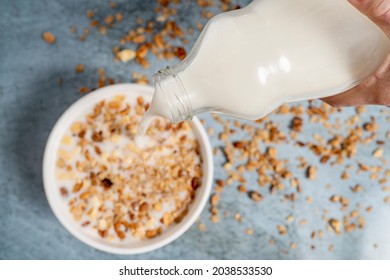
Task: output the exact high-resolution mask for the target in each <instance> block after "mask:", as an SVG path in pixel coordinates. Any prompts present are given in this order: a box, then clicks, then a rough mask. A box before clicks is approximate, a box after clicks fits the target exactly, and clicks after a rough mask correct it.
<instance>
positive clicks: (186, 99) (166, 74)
mask: <svg viewBox="0 0 390 280" xmlns="http://www.w3.org/2000/svg"><path fill="white" fill-rule="evenodd" d="M153 81H154V85H155V87H156V88H158V91H159V92H161V94H162V95H163V98H165V100H166V101H167V103H168V106H169V110H170V112H171V116H172V117H171V121H172V123H174V124H177V123H179V122H182V121H189V120H192V117H193V114H194V113H193V110H192V106H191V100H190V96H189V94H188V93H187V91H186V89H185V87H184V85H183V82H182V81H181V79H180V76H179V75H178V73H176V72H175V70H174V69H173V68H171V67H169V66H168V67H166V68H165V69H161V70H159V71H158V72H157V73H156V74H154V75H153Z"/></svg>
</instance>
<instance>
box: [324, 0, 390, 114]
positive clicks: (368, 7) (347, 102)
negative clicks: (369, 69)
mask: <svg viewBox="0 0 390 280" xmlns="http://www.w3.org/2000/svg"><path fill="white" fill-rule="evenodd" d="M348 1H349V2H350V3H351V4H352V5H353V6H355V8H357V9H358V10H359V11H360V12H361V13H363V14H364V15H366V16H367V17H368V18H369V19H370V20H372V21H373V22H374V23H375V24H376V25H377V26H378V27H379V28H381V29H382V31H383V32H384V33H385V34H386V36H387V38H389V40H390V0H348ZM321 100H322V101H324V102H326V103H328V104H329V105H331V106H336V107H339V106H359V105H386V106H390V55H388V56H387V58H386V59H385V61H384V62H383V64H382V65H381V66H380V67H379V68H378V69H377V70H376V72H375V73H374V74H372V75H371V76H370V77H368V78H367V79H366V80H364V81H363V82H362V83H361V84H359V85H357V86H356V87H354V88H352V89H350V90H348V91H345V92H343V93H340V94H338V95H335V96H331V97H326V98H322V99H321Z"/></svg>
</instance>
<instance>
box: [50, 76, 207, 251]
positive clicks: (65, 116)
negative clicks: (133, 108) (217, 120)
mask: <svg viewBox="0 0 390 280" xmlns="http://www.w3.org/2000/svg"><path fill="white" fill-rule="evenodd" d="M121 91H130V92H136V93H138V94H140V93H142V95H143V94H145V93H147V92H149V94H152V93H153V91H154V89H153V87H151V86H147V85H138V84H132V83H122V84H116V85H109V86H106V87H102V88H99V89H96V90H94V91H92V92H90V93H88V94H87V95H85V96H83V97H81V98H79V99H78V100H77V101H75V102H74V103H73V104H71V105H70V106H69V107H68V108H67V109H66V110H65V111H64V112H63V113H62V114H61V116H60V117H59V118H58V120H57V121H56V123H55V124H54V126H53V128H52V130H51V132H50V135H49V137H48V139H47V142H46V146H45V150H44V154H43V164H42V177H43V186H44V190H45V194H46V198H47V200H48V202H49V205H50V208H51V210H52V212H53V213H54V215H55V217H56V218H57V220H58V221H59V222H60V223H61V224H62V225H63V226H64V227H65V228H66V230H67V231H68V232H70V233H71V234H72V235H73V236H74V237H76V238H77V239H78V240H80V241H81V242H83V243H85V244H87V245H89V246H91V247H93V248H95V249H98V250H100V251H104V252H107V253H112V254H121V255H132V254H141V253H146V252H150V251H153V250H156V249H158V248H161V247H163V246H166V245H168V244H169V243H171V242H173V241H174V240H176V239H177V238H179V237H180V236H181V235H183V234H184V233H185V232H186V231H187V230H188V229H189V228H190V227H191V226H192V225H193V224H194V223H195V221H196V220H197V218H198V217H199V216H200V214H201V212H202V211H203V209H204V207H205V205H206V203H207V200H208V198H209V196H210V192H211V188H212V181H213V174H214V165H213V153H212V149H211V144H210V140H209V138H208V136H207V133H206V131H205V129H204V127H203V126H202V124H201V122H200V121H199V119H198V118H197V117H194V118H193V119H192V120H191V121H190V123H191V127H192V129H193V130H194V133H195V135H196V139H197V140H198V141H199V143H200V149H201V151H203V152H202V161H203V165H205V166H206V167H203V171H204V174H203V177H202V186H201V188H199V190H201V194H202V197H201V198H200V201H199V202H198V203H197V207H196V208H195V210H192V211H189V213H188V214H187V216H185V217H184V219H183V220H182V221H181V222H180V223H179V224H178V226H177V227H176V228H174V229H172V232H170V234H167V235H166V236H165V238H162V237H163V236H164V234H162V235H161V240H160V241H158V242H155V243H152V244H148V245H145V246H142V247H137V248H128V247H117V246H110V245H109V244H108V243H102V242H98V241H96V240H93V239H92V238H89V237H88V236H87V235H86V234H83V233H82V230H77V229H76V227H75V226H74V225H75V222H74V221H73V220H69V219H68V218H67V217H65V216H64V215H63V214H62V211H61V210H60V207H61V206H60V205H57V204H56V196H59V192H58V191H57V192H56V191H55V190H57V189H56V188H53V187H51V186H52V185H56V184H57V182H56V180H55V176H54V174H50V172H49V171H50V169H51V168H52V165H53V164H54V165H55V161H54V162H53V158H54V159H55V158H56V156H53V152H54V153H55V154H56V149H57V148H58V145H59V144H58V140H59V139H60V138H59V136H62V135H63V134H64V132H65V130H66V129H67V128H68V126H65V127H64V123H68V122H69V123H72V121H73V120H74V119H75V118H77V117H78V116H79V115H80V114H78V115H77V114H75V116H72V114H73V113H74V112H77V111H79V112H80V111H82V110H85V109H86V108H88V106H92V105H91V104H96V102H98V101H99V100H102V99H105V98H107V95H112V96H115V95H120V94H123V93H121ZM109 92H111V93H109ZM99 95H100V96H99ZM92 101H93V102H92ZM70 118H72V121H69V119H70ZM56 193H57V194H56ZM194 204H195V203H194V202H193V203H192V204H191V205H194ZM193 207H195V206H193Z"/></svg>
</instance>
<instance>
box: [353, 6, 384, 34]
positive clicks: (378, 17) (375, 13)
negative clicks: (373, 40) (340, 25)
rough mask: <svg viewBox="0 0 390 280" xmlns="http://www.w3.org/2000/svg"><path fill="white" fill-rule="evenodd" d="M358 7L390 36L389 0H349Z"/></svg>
mask: <svg viewBox="0 0 390 280" xmlns="http://www.w3.org/2000/svg"><path fill="white" fill-rule="evenodd" d="M348 1H349V2H350V3H351V4H352V5H353V6H354V7H355V8H356V9H358V10H359V11H360V12H361V13H363V14H364V15H366V16H367V17H368V18H369V19H371V20H372V21H373V22H374V23H376V24H377V25H378V27H379V28H381V29H382V30H383V32H385V34H386V35H387V37H388V38H390V1H389V0H348Z"/></svg>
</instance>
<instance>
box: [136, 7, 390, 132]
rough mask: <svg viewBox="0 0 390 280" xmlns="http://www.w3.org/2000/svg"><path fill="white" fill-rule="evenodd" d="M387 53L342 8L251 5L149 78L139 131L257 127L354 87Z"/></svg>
mask: <svg viewBox="0 0 390 280" xmlns="http://www.w3.org/2000/svg"><path fill="white" fill-rule="evenodd" d="M389 53H390V44H389V41H388V39H387V38H386V36H385V35H384V33H383V32H382V31H381V30H380V29H379V28H378V27H377V26H376V25H375V24H373V23H372V22H371V21H370V20H369V19H368V18H366V17H365V16H364V15H362V14H361V13H359V12H358V11H357V10H356V9H355V8H354V7H353V6H352V5H351V4H350V3H348V2H347V1H346V0H326V1H323V0H255V1H253V2H252V3H251V4H250V5H248V6H247V7H245V8H243V9H240V10H236V11H231V12H227V13H222V14H220V15H217V16H215V17H214V18H212V19H211V20H210V21H209V22H208V24H207V25H206V26H205V28H204V30H203V31H202V33H201V35H200V37H199V38H198V40H197V42H196V44H195V46H194V48H193V49H192V51H191V53H190V54H189V55H188V57H187V58H186V59H185V60H183V61H182V62H180V63H179V64H177V65H175V66H174V67H167V68H166V69H163V70H161V71H159V72H158V73H157V74H155V75H154V82H155V94H154V97H153V101H152V103H151V106H150V108H149V110H148V111H147V112H146V114H145V116H144V119H143V121H142V123H141V126H140V130H141V133H142V130H144V132H145V131H146V129H147V127H148V125H149V123H150V122H151V120H152V119H153V116H161V117H166V118H169V119H170V120H171V121H172V122H173V123H178V122H181V121H183V120H187V119H191V118H192V117H193V116H194V115H197V114H200V113H203V112H216V113H223V114H227V115H231V116H234V117H238V118H243V119H248V120H255V119H259V118H261V117H263V116H265V115H267V114H268V113H270V112H271V111H273V110H274V109H275V108H277V107H278V106H280V105H282V104H283V103H287V102H293V101H300V100H306V99H314V98H322V97H327V96H331V95H335V94H338V93H340V92H343V91H345V90H348V89H350V88H352V87H354V86H356V85H357V84H358V83H359V82H360V81H362V80H363V79H365V78H366V77H368V76H369V75H370V74H372V73H373V72H374V71H375V70H376V69H377V68H378V67H379V66H380V64H381V63H382V62H383V61H384V59H385V57H386V56H387V55H388V54H389Z"/></svg>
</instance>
